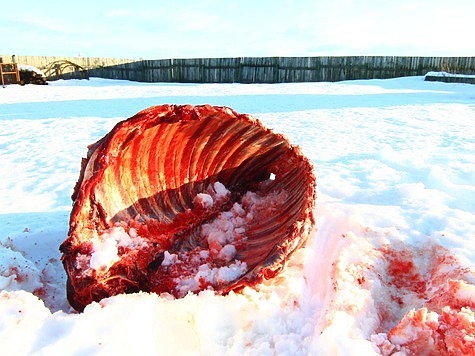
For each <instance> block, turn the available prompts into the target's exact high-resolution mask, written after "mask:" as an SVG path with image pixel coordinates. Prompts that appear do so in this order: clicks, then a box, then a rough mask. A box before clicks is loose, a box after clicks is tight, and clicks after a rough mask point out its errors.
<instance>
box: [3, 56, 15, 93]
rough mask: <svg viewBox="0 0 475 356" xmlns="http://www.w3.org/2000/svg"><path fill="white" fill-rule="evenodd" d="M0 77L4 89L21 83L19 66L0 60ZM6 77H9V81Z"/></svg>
mask: <svg viewBox="0 0 475 356" xmlns="http://www.w3.org/2000/svg"><path fill="white" fill-rule="evenodd" d="M0 77H1V80H2V87H3V88H5V84H17V83H20V72H19V71H18V65H17V64H16V63H3V60H2V59H1V58H0ZM5 77H7V78H8V80H5Z"/></svg>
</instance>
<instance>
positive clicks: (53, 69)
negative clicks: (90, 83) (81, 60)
mask: <svg viewBox="0 0 475 356" xmlns="http://www.w3.org/2000/svg"><path fill="white" fill-rule="evenodd" d="M41 69H42V70H43V71H44V73H45V75H46V77H48V79H50V80H57V79H69V78H70V77H74V78H78V79H88V76H87V71H86V69H85V68H83V67H82V66H80V65H79V64H76V63H74V62H71V61H69V60H66V59H63V60H58V61H54V62H51V63H48V64H47V65H46V66H44V67H42V68H41Z"/></svg>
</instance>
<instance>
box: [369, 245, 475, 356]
mask: <svg viewBox="0 0 475 356" xmlns="http://www.w3.org/2000/svg"><path fill="white" fill-rule="evenodd" d="M381 252H382V257H383V258H384V259H385V260H386V261H387V267H386V268H387V270H386V274H384V273H383V274H381V275H382V276H384V275H386V276H387V279H386V280H384V278H382V281H381V282H382V284H384V283H386V284H387V286H386V287H387V289H388V290H390V291H391V293H390V298H391V300H393V301H397V302H398V303H399V304H400V307H401V310H408V311H407V312H406V314H405V315H404V316H403V317H402V319H400V320H397V319H396V317H397V316H396V315H395V314H394V313H392V314H391V312H390V309H389V308H383V307H380V309H379V312H380V318H383V317H384V318H393V319H394V320H392V323H393V327H392V328H390V330H388V331H387V332H386V333H379V334H377V335H373V336H372V337H371V340H372V341H373V343H375V344H376V345H377V346H378V347H379V350H380V351H381V353H382V354H383V355H391V354H394V353H396V352H401V353H404V354H410V355H421V354H425V355H475V286H474V285H473V284H470V283H469V282H467V281H466V280H464V279H470V276H471V277H472V278H473V274H472V273H471V271H470V270H469V269H467V268H463V267H462V266H461V265H460V264H459V262H458V261H457V259H456V257H455V256H454V255H452V254H450V252H449V251H448V250H447V249H445V248H444V247H442V246H439V245H435V244H431V245H428V246H424V247H422V248H415V247H412V248H411V247H403V248H400V249H395V248H392V247H387V246H385V247H383V248H382V249H381ZM410 303H412V305H411V304H410Z"/></svg>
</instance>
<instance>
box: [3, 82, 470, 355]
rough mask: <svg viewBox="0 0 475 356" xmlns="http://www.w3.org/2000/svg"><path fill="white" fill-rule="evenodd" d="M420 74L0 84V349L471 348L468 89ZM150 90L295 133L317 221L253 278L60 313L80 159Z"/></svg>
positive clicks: (328, 351)
mask: <svg viewBox="0 0 475 356" xmlns="http://www.w3.org/2000/svg"><path fill="white" fill-rule="evenodd" d="M423 79H424V78H423V77H408V78H398V79H390V80H368V81H348V82H340V83H299V84H274V85H243V84H209V85H208V84H206V85H205V84H202V85H199V84H196V85H195V84H145V83H133V82H127V81H111V80H102V79H96V78H92V79H91V80H83V81H75V80H71V81H58V82H53V83H50V85H48V86H33V85H27V86H24V87H21V86H17V85H10V86H7V87H6V88H4V89H0V164H1V168H0V340H1V341H0V354H1V355H24V354H40V355H54V354H60V353H61V354H66V355H69V354H74V355H95V354H98V355H111V354H142V355H152V354H163V355H172V354H187V355H195V354H196V355H218V354H228V355H242V354H245V355H275V354H277V355H305V354H311V355H335V354H341V355H358V354H359V355H363V354H364V355H369V354H378V353H380V352H381V353H383V354H389V353H391V352H394V351H397V350H398V349H402V350H403V351H406V352H408V353H413V354H417V353H420V352H421V350H428V349H430V348H431V347H433V348H434V349H436V350H439V351H441V350H443V348H444V347H445V348H446V349H448V350H449V351H450V350H451V351H453V352H455V351H454V350H456V349H457V345H458V346H459V350H464V352H468V353H470V352H472V354H473V350H474V349H475V339H474V338H475V320H474V311H475V286H474V284H475V275H474V269H475V249H474V248H473V246H474V243H475V125H474V123H475V86H473V85H467V84H445V83H438V82H425V81H424V80H423ZM163 103H175V104H185V103H189V104H205V103H207V104H213V105H226V106H230V107H232V108H233V109H235V110H236V111H238V112H241V113H249V114H253V115H254V116H256V117H258V118H259V119H260V120H261V121H262V122H263V123H264V124H265V125H266V126H268V127H270V128H272V129H273V130H274V131H276V132H279V133H284V134H285V135H286V136H287V137H288V138H289V139H290V141H291V142H292V143H294V144H298V145H300V146H301V147H302V150H303V152H304V153H305V154H306V155H307V156H308V157H309V158H310V159H311V160H312V162H313V163H314V165H315V172H316V174H317V177H318V199H317V208H316V216H317V226H316V227H317V229H316V230H315V231H314V233H313V235H312V237H311V239H310V240H309V241H308V243H307V247H306V248H304V249H301V250H300V251H299V252H298V253H296V254H295V255H294V256H293V257H292V258H291V260H290V262H289V265H288V267H287V269H286V270H285V272H284V273H283V274H281V275H280V276H279V277H277V278H275V279H274V280H271V281H268V282H266V283H264V284H263V285H261V286H260V287H259V288H258V290H254V289H246V290H244V291H243V293H240V294H234V293H231V294H230V295H228V296H215V295H214V294H213V293H212V292H208V291H207V292H202V293H200V294H199V295H194V294H189V295H187V296H186V297H185V298H183V299H176V300H174V299H173V298H170V297H166V296H161V297H160V296H157V295H153V294H147V293H139V294H130V295H120V296H116V297H112V298H109V299H106V300H103V301H101V302H100V303H93V304H91V305H89V306H88V307H86V309H85V311H84V312H83V313H81V314H78V313H75V312H73V311H72V309H70V307H69V305H68V303H67V301H66V296H65V272H64V270H63V267H62V265H61V262H60V254H59V251H58V247H59V245H60V243H61V242H62V241H63V240H64V239H65V238H66V236H67V231H68V218H69V211H70V207H71V201H70V195H71V193H72V189H73V187H74V184H75V182H76V180H77V178H78V174H79V168H80V161H81V157H83V156H84V155H85V154H86V151H87V148H86V147H87V145H88V144H90V143H93V142H95V141H96V140H97V139H99V138H101V137H102V136H103V135H104V134H106V133H107V132H108V131H109V130H110V129H111V128H112V127H113V126H114V124H115V123H117V122H118V121H120V120H123V119H124V118H127V117H129V116H131V115H133V114H135V113H136V112H138V111H140V110H142V109H144V108H147V107H149V106H151V105H156V104H163ZM413 309H414V310H413ZM411 310H413V311H411ZM406 313H407V314H406ZM405 315H406V316H405ZM464 347H468V348H464ZM467 350H469V351H467ZM470 350H471V351H470Z"/></svg>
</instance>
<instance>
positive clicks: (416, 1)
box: [0, 0, 475, 59]
mask: <svg viewBox="0 0 475 356" xmlns="http://www.w3.org/2000/svg"><path fill="white" fill-rule="evenodd" d="M15 5H16V8H17V9H18V12H17V13H14V12H2V23H1V26H0V38H1V40H0V53H4V54H17V55H58V56H78V55H79V56H83V57H117V58H131V59H139V58H145V59H159V58H193V57H234V56H236V57H239V56H319V55H422V56H425V55H427V56H474V55H475V41H474V40H473V38H475V27H474V25H473V21H474V19H473V15H474V14H475V1H474V0H451V1H448V0H444V1H441V0H397V1H396V0H391V1H389V0H300V1H297V0H295V1H290V0H261V1H259V0H239V1H226V0H222V1H218V0H199V1H191V0H175V1H171V0H168V1H162V0H159V1H152V0H135V1H131V0H128V1H124V0H115V1H114V2H113V3H112V2H108V1H107V2H106V1H100V0H94V1H93V0H82V1H79V2H68V1H57V0H52V1H38V0H28V1H16V2H15Z"/></svg>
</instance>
